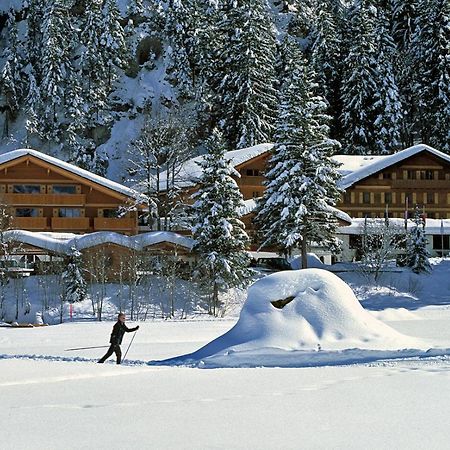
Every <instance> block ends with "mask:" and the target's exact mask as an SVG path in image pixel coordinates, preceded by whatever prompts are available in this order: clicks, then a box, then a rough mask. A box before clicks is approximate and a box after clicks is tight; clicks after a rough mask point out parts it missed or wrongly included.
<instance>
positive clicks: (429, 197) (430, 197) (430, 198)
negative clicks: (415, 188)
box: [427, 192, 434, 203]
mask: <svg viewBox="0 0 450 450" xmlns="http://www.w3.org/2000/svg"><path fill="white" fill-rule="evenodd" d="M427 203H434V193H433V192H427Z"/></svg>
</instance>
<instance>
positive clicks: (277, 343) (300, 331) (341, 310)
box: [172, 269, 428, 366]
mask: <svg viewBox="0 0 450 450" xmlns="http://www.w3.org/2000/svg"><path fill="white" fill-rule="evenodd" d="M354 348H356V349H367V350H368V349H370V350H381V351H385V350H388V351H391V352H392V351H394V353H395V354H397V355H398V353H397V351H398V349H404V348H410V349H411V348H428V345H426V344H425V343H424V342H423V341H420V340H419V339H415V338H412V337H409V336H405V335H403V334H401V333H399V332H397V331H396V330H394V329H392V328H391V327H389V326H388V325H386V324H384V323H383V322H381V321H379V320H378V319H376V318H375V317H373V315H371V314H370V313H369V312H368V311H366V310H365V309H364V308H363V307H362V306H361V305H360V303H359V302H358V300H357V299H356V297H355V294H354V293H353V291H352V290H351V288H350V287H349V286H348V285H347V284H346V283H345V282H344V281H342V280H341V279H340V278H338V277H337V276H336V275H334V274H333V273H330V272H328V271H325V270H322V269H305V270H299V271H292V272H290V271H286V272H279V273H275V274H272V275H269V276H267V277H266V278H263V279H261V280H258V281H257V282H256V283H254V284H253V286H251V287H250V289H249V291H248V297H247V300H246V302H245V304H244V306H243V309H242V312H241V315H240V317H239V321H238V322H237V324H236V325H235V326H234V327H233V328H232V329H231V330H230V331H228V332H227V333H225V334H224V335H222V336H220V337H219V338H217V339H215V340H214V341H212V342H210V343H209V344H207V345H206V346H204V347H203V348H201V349H200V350H198V351H196V352H194V353H192V354H190V355H184V356H182V357H180V358H175V359H174V360H172V361H177V360H178V361H180V362H182V361H187V360H197V361H199V360H202V359H204V358H210V357H213V358H216V359H217V358H218V357H220V358H221V359H222V358H223V357H226V356H229V355H233V356H232V358H233V359H235V360H236V359H239V358H237V356H236V354H241V355H245V358H244V359H245V361H247V363H246V364H250V363H249V362H248V361H252V362H251V364H252V365H259V364H260V365H264V364H263V361H261V360H260V359H259V357H258V355H260V356H261V355H264V357H263V360H265V361H268V360H270V361H271V364H270V365H274V364H275V363H274V358H275V361H277V360H278V361H279V362H280V364H281V365H283V366H286V361H285V360H286V357H287V358H288V359H289V357H288V356H287V355H288V354H287V353H286V352H289V354H290V355H291V357H292V358H294V359H295V360H296V362H295V363H294V365H298V364H299V363H300V365H301V358H302V355H304V356H306V355H307V357H308V358H310V355H311V352H317V351H318V350H320V351H321V352H324V351H325V353H328V352H329V351H332V353H336V350H339V351H342V350H345V349H354ZM356 354H357V356H358V359H359V360H360V359H361V358H363V356H362V355H361V352H360V350H357V352H356ZM280 355H282V356H280ZM377 355H378V356H380V355H379V354H378V353H377ZM354 356H355V355H353V354H352V355H351V357H354ZM325 359H326V360H327V361H328V360H332V359H333V358H332V357H330V356H327V357H326V358H325ZM292 364H293V361H290V363H289V364H288V366H289V365H292ZM275 365H276V364H275Z"/></svg>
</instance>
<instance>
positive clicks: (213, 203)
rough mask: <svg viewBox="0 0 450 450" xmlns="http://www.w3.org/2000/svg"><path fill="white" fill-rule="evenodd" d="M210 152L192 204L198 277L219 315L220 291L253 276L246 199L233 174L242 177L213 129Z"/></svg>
mask: <svg viewBox="0 0 450 450" xmlns="http://www.w3.org/2000/svg"><path fill="white" fill-rule="evenodd" d="M206 147H207V150H208V153H207V154H206V155H204V157H203V160H202V161H201V162H200V163H198V164H199V166H200V168H201V169H202V178H201V181H200V184H199V190H198V191H197V192H196V193H195V194H193V196H192V197H193V199H194V204H193V205H192V211H191V212H192V218H193V227H192V233H193V237H194V239H195V246H194V250H195V252H196V253H197V254H198V255H199V258H198V265H197V271H198V274H199V279H200V280H201V281H203V283H204V284H206V285H207V286H209V288H210V289H208V291H209V292H212V304H211V305H210V306H211V311H210V312H211V313H213V314H217V313H218V307H219V292H220V291H225V290H226V289H229V288H232V287H239V286H244V285H245V284H246V283H247V282H248V280H249V277H250V271H249V269H248V264H249V257H248V254H247V253H246V251H245V250H246V247H247V245H248V243H249V239H248V236H247V233H246V232H245V226H244V224H243V223H242V222H241V220H240V219H239V212H240V210H241V208H243V206H244V204H243V198H242V194H241V192H240V191H239V188H238V186H237V184H236V182H235V180H234V179H233V178H232V176H239V174H238V173H237V172H236V170H235V169H234V168H233V166H232V165H231V163H230V161H228V160H227V159H226V157H225V152H226V149H225V145H224V142H223V138H222V136H221V133H220V132H219V131H217V130H214V132H213V134H212V136H211V137H210V139H209V140H208V141H207V143H206Z"/></svg>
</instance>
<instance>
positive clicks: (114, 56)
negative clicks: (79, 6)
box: [100, 0, 127, 90]
mask: <svg viewBox="0 0 450 450" xmlns="http://www.w3.org/2000/svg"><path fill="white" fill-rule="evenodd" d="M102 15H103V25H102V34H101V37H100V44H101V49H102V55H103V59H104V61H105V63H106V73H107V79H106V81H107V86H108V90H111V88H112V83H113V81H115V80H116V79H117V77H118V73H117V69H118V68H123V67H125V63H126V58H127V46H126V43H125V31H124V29H123V28H122V25H121V24H120V13H119V10H118V8H117V3H116V0H105V2H104V4H103V9H102Z"/></svg>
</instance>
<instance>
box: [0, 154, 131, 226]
mask: <svg viewBox="0 0 450 450" xmlns="http://www.w3.org/2000/svg"><path fill="white" fill-rule="evenodd" d="M0 199H1V202H2V204H3V205H6V206H8V208H9V210H10V213H11V215H12V216H13V219H12V224H11V227H12V228H16V229H23V230H30V231H51V232H71V233H89V232H93V231H117V232H120V233H125V234H136V233H137V232H138V211H137V210H134V211H131V212H129V213H127V214H126V215H125V216H124V217H118V209H119V208H120V207H122V206H126V205H131V204H135V203H136V194H135V192H134V191H132V190H131V189H128V188H126V187H125V186H122V185H120V184H118V183H114V182H111V181H110V180H107V179H105V178H103V177H100V176H97V175H95V174H92V173H90V172H88V171H86V170H82V169H80V168H78V167H76V166H73V165H71V164H68V163H65V162H63V161H60V160H58V159H56V158H53V157H50V156H48V155H45V154H43V153H40V152H37V151H35V150H27V149H24V150H15V151H12V152H9V153H5V154H3V155H1V156H0Z"/></svg>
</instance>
